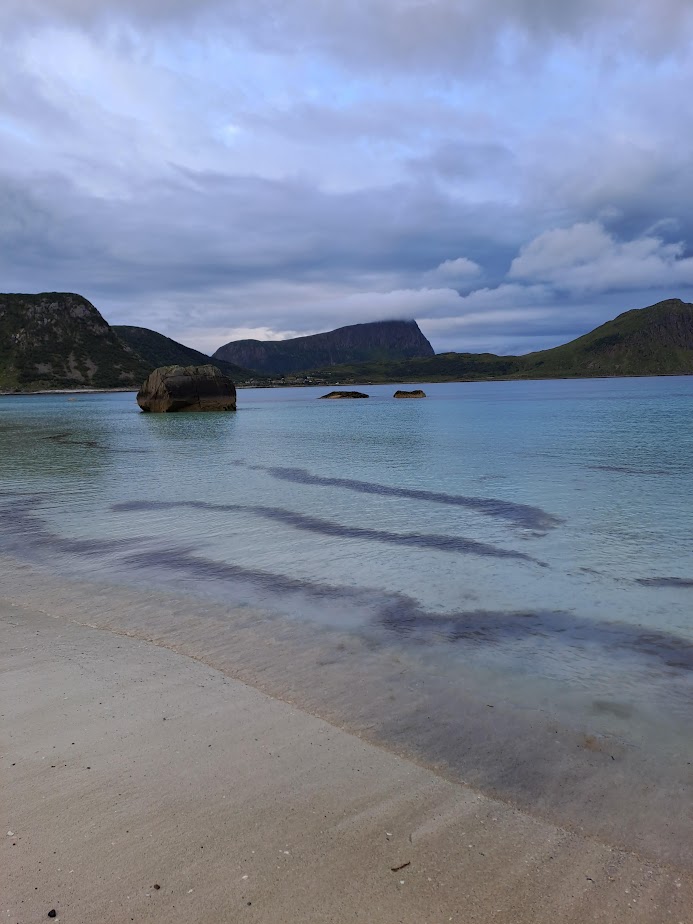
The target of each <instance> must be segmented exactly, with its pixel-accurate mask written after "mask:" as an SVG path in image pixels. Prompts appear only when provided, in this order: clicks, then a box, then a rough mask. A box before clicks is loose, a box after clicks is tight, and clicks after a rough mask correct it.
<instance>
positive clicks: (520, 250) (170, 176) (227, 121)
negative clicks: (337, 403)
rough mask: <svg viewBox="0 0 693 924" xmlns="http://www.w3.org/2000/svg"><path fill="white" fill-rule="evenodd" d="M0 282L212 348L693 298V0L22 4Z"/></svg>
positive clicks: (558, 335) (8, 88)
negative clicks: (371, 324)
mask: <svg viewBox="0 0 693 924" xmlns="http://www.w3.org/2000/svg"><path fill="white" fill-rule="evenodd" d="M0 53H1V54H2V61H3V66H2V69H0V280H1V281H0V289H2V290H3V291H9V292H11V291H14V292H41V291H73V292H79V293H80V294H82V295H84V296H86V297H87V298H89V299H90V300H91V301H92V302H93V303H94V304H95V305H96V306H97V308H99V310H100V311H101V313H102V314H103V315H104V316H105V317H106V319H107V320H108V321H110V322H111V323H114V324H136V325H141V326H143V327H150V328H153V329H155V330H158V331H161V332H162V333H165V334H167V335H168V336H170V337H173V338H174V339H176V340H180V341H181V342H183V343H186V344H187V345H189V346H193V347H196V348H197V349H200V350H203V351H205V352H213V351H214V350H215V349H216V348H217V347H219V346H220V345H221V344H223V343H226V342H228V341H229V340H233V339H239V338H243V337H257V338H259V339H282V338H285V337H287V336H296V335H300V334H307V333H314V332H317V331H321V330H329V329H332V328H334V327H339V326H343V325H345V324H353V323H357V322H360V321H372V320H379V319H383V318H415V319H416V320H417V321H418V322H419V325H420V327H421V329H422V330H423V331H424V333H425V334H426V335H427V336H428V338H429V339H430V340H431V342H432V344H433V346H434V348H435V349H436V351H438V352H440V351H445V350H460V351H473V352H481V351H487V350H488V351H492V352H499V353H524V352H528V351H531V350H537V349H543V348H545V347H550V346H553V345H555V344H558V343H562V342H565V341H567V340H570V339H573V338H574V337H577V336H579V335H580V334H582V333H585V332H586V331H588V330H590V329H592V328H593V327H595V326H596V325H598V324H600V323H603V322H604V321H606V320H608V319H609V318H612V317H614V316H615V315H617V314H619V313H620V312H622V311H626V310H629V309H631V308H641V307H644V306H646V305H649V304H652V303H654V302H656V301H659V300H660V299H663V298H670V297H679V298H683V299H684V300H686V301H693V156H692V141H693V89H692V88H693V0H657V2H655V0H571V2H567V0H566V2H563V0H0Z"/></svg>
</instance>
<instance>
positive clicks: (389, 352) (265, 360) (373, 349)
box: [214, 321, 434, 376]
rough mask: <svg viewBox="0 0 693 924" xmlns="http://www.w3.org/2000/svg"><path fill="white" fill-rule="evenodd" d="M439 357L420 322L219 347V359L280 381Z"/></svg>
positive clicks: (355, 327) (383, 323) (379, 324)
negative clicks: (320, 370) (345, 367)
mask: <svg viewBox="0 0 693 924" xmlns="http://www.w3.org/2000/svg"><path fill="white" fill-rule="evenodd" d="M433 355H434V353H433V347H432V346H431V344H430V343H429V342H428V340H426V338H425V337H424V335H423V334H422V333H421V331H420V330H419V326H418V324H417V323H416V321H374V322H372V323H369V324H351V325H349V326H348V327H340V328H338V329H337V330H333V331H329V332H327V333H324V334H312V335H311V336H309V337H294V338H293V339H291V340H272V341H265V340H235V341H233V342H231V343H227V344H225V345H224V346H222V347H219V349H218V350H217V351H216V353H215V354H214V359H223V360H225V361H226V362H232V363H236V364H237V365H239V366H243V367H244V368H246V369H253V370H256V371H257V372H261V373H265V374H268V375H275V376H276V375H287V374H290V373H294V372H303V371H305V370H308V369H315V368H317V367H319V366H333V365H336V364H337V363H358V362H383V361H389V360H395V359H411V358H413V357H416V356H433Z"/></svg>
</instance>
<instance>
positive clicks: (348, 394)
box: [320, 391, 369, 398]
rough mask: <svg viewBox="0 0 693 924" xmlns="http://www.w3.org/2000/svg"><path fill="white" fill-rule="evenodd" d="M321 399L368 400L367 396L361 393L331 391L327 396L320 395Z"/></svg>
mask: <svg viewBox="0 0 693 924" xmlns="http://www.w3.org/2000/svg"><path fill="white" fill-rule="evenodd" d="M320 397H321V398H368V397H369V396H368V395H366V394H364V393H363V392H362V391H331V392H330V393H329V394H327V395H320Z"/></svg>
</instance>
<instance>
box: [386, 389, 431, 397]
mask: <svg viewBox="0 0 693 924" xmlns="http://www.w3.org/2000/svg"><path fill="white" fill-rule="evenodd" d="M392 397H393V398H425V397H426V392H425V391H421V389H420V388H415V389H414V391H403V390H402V389H398V390H397V391H396V392H395V393H394V395H393V396H392Z"/></svg>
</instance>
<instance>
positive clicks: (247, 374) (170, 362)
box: [111, 324, 262, 381]
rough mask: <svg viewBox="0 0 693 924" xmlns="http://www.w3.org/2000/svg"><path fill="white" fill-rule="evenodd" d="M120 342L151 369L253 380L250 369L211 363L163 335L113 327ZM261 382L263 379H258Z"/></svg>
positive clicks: (201, 355) (147, 330)
mask: <svg viewBox="0 0 693 924" xmlns="http://www.w3.org/2000/svg"><path fill="white" fill-rule="evenodd" d="M111 329H112V330H114V331H115V332H116V334H117V335H118V336H119V337H120V339H121V340H122V341H123V342H124V343H126V344H127V345H128V346H129V347H130V348H131V349H133V350H134V351H135V352H136V353H139V355H140V356H141V357H142V358H143V359H144V360H145V361H146V362H147V364H148V365H149V366H150V368H151V369H157V368H158V367H159V366H207V365H212V366H216V367H217V369H219V370H220V371H221V372H223V373H224V375H228V376H229V377H230V378H232V379H233V380H234V381H245V380H247V379H251V378H253V375H254V373H252V372H251V371H250V370H249V369H242V368H241V367H240V366H236V365H235V364H234V363H227V362H224V360H223V359H212V358H211V357H209V356H207V354H206V353H200V351H199V350H193V348H192V347H187V346H184V345H183V344H182V343H178V341H177V340H172V339H171V338H170V337H166V336H165V335H164V334H160V333H158V331H155V330H149V329H148V328H147V327H131V326H129V325H126V324H114V325H113V326H112V328H111ZM259 378H262V376H259Z"/></svg>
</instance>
